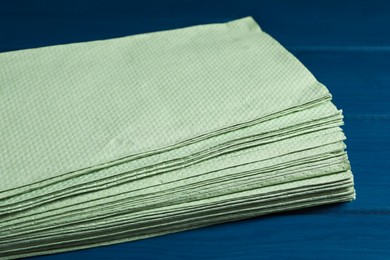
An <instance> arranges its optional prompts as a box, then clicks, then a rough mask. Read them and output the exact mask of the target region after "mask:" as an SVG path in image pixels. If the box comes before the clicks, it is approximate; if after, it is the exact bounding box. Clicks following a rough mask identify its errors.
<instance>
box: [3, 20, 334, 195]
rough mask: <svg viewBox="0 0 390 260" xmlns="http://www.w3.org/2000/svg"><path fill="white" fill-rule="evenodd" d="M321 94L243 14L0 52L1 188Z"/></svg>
mask: <svg viewBox="0 0 390 260" xmlns="http://www.w3.org/2000/svg"><path fill="white" fill-rule="evenodd" d="M326 95H329V94H328V91H327V89H326V88H325V87H324V86H322V85H321V84H319V83H318V82H317V81H316V79H315V78H314V77H313V76H312V74H311V73H310V72H309V71H308V70H307V69H306V68H305V67H304V66H303V65H302V64H301V63H300V62H299V61H298V60H297V59H295V58H294V57H293V56H292V55H291V54H290V53H288V52H287V51H286V50H285V49H284V48H283V47H282V46H281V45H280V44H278V43H277V42H276V41H275V40H274V39H272V38H271V37H270V36H269V35H267V34H266V33H264V32H262V30H261V29H260V27H259V26H258V25H257V24H256V22H255V21H254V20H253V19H252V18H250V17H248V18H244V19H240V20H236V21H233V22H229V23H225V24H211V25H202V26H195V27H189V28H184V29H178V30H171V31H164V32H158V33H148V34H142V35H135V36H129V37H124V38H118V39H112V40H104V41H94V42H87V43H76V44H68V45H62V46H53V47H45V48H38V49H31V50H23V51H16V52H9V53H2V54H0V119H1V126H0V131H1V134H0V147H1V150H0V158H1V163H0V174H1V179H2V181H1V182H0V192H1V191H5V190H9V189H13V188H17V187H20V186H23V185H26V184H29V183H33V182H38V181H41V180H44V179H47V178H51V177H54V176H57V175H60V174H66V173H67V172H71V171H75V170H79V169H82V168H85V167H90V166H94V165H97V164H101V163H105V162H108V161H112V160H116V159H118V158H122V157H125V156H129V155H133V154H137V153H143V152H146V151H149V150H152V149H158V148H163V147H165V146H167V145H172V144H175V143H178V142H180V141H184V140H188V139H190V138H193V137H196V136H199V135H203V134H207V133H210V132H212V131H216V130H218V129H222V128H225V127H229V126H232V125H236V124H240V123H244V122H247V121H250V120H254V119H257V118H261V117H263V116H266V115H269V114H272V113H275V112H278V111H282V110H285V109H288V108H291V107H294V106H299V105H302V104H305V103H307V102H311V101H313V100H317V99H321V98H323V97H324V96H326Z"/></svg>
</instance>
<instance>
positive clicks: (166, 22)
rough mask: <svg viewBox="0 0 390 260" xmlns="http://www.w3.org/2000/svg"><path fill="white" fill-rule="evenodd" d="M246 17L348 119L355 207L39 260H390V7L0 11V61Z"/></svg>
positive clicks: (172, 0) (244, 2) (162, 5)
mask: <svg viewBox="0 0 390 260" xmlns="http://www.w3.org/2000/svg"><path fill="white" fill-rule="evenodd" d="M248 15H252V16H253V17H254V18H255V19H256V20H257V21H258V22H259V24H260V25H261V27H262V28H263V29H264V30H265V31H266V32H268V33H269V34H271V35H272V36H273V37H274V38H276V39H277V40H278V41H280V42H281V44H283V45H284V46H285V47H286V48H287V49H288V50H290V51H291V52H292V53H293V54H294V55H296V56H297V57H298V59H300V60H301V61H302V63H303V64H305V65H306V66H307V67H308V68H309V70H310V71H312V73H313V74H314V75H315V76H316V77H317V78H318V80H319V81H321V82H323V83H324V84H325V85H326V86H327V87H328V88H329V90H330V92H331V93H332V94H333V96H334V102H335V104H336V105H337V106H338V107H339V108H342V109H343V110H344V114H345V127H344V130H345V132H346V135H347V138H348V140H347V145H348V148H347V150H348V154H349V157H350V160H351V164H352V170H353V173H354V175H355V180H356V190H357V200H356V201H354V202H351V203H345V204H339V205H332V206H324V207H317V208H312V209H307V210H299V211H294V212H288V213H283V214H276V215H270V216H266V217H259V218H254V219H250V220H245V221H239V222H233V223H228V224H222V225H217V226H212V227H208V228H202V229H197V230H193V231H187V232H181V233H177V234H172V235H166V236H161V237H157V238H152V239H147V240H142V241H136V242H131V243H124V244H119V245H113V246H107V247H100V248H95V249H88V250H82V251H77V252H70V253H65V254H58V255H53V256H47V257H38V259H40V258H41V259H86V258H92V259H93V258H94V259H107V258H111V259H183V258H184V259H284V258H288V259H348V258H354V259H390V202H389V201H390V172H389V169H390V138H389V134H390V1H387V2H385V1H376V0H371V1H365V2H364V1H322V2H318V1H282V0H278V1H272V2H271V1H269V2H268V3H266V2H265V1H264V2H262V1H250V0H237V1H211V0H210V1H195V0H180V1H179V0H165V1H142V0H137V1H115V0H110V1H92V0H91V1H80V0H68V1H43V0H36V1H20V0H16V1H3V0H1V1H0V52H4V51H11V50H19V49H26V48H33V47H41V46H49V45H55V44H65V43H71V42H83V41H90V40H97V39H107V38H114V37H119V36H127V35H132V34H137V33H143V32H151V31H158V30H163V29H172V28H178V27H185V26H190V25H196V24H204V23H213V22H226V21H229V20H233V19H237V18H241V17H244V16H248Z"/></svg>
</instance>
